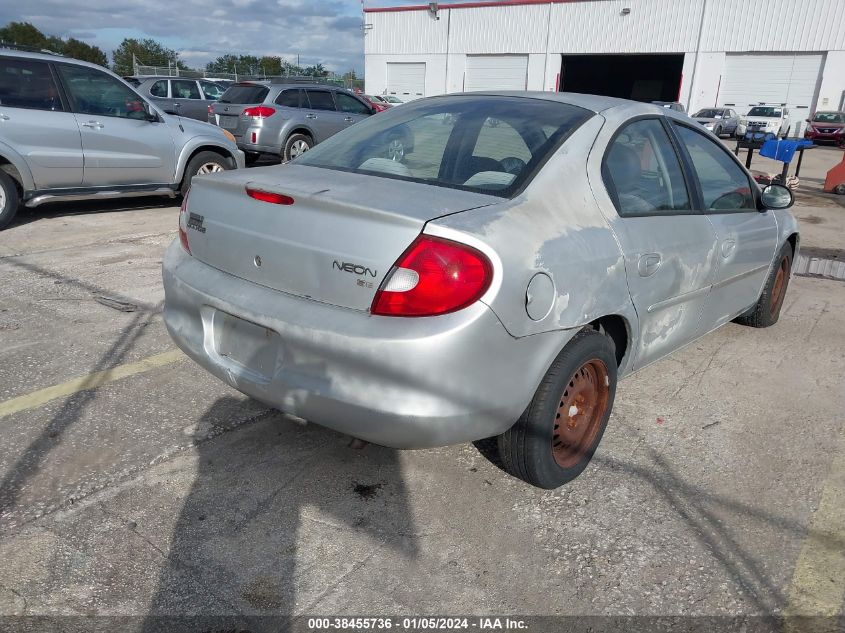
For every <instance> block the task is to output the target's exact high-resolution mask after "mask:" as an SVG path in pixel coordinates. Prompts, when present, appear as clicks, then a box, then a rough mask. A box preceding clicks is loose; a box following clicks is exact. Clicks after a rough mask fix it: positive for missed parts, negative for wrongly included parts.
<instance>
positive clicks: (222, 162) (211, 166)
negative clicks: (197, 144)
mask: <svg viewBox="0 0 845 633" xmlns="http://www.w3.org/2000/svg"><path fill="white" fill-rule="evenodd" d="M234 167H235V166H234V164H233V162H232V159H230V158H226V157H225V156H222V155H220V154H218V153H217V152H199V153H198V154H197V155H196V156H194V157H193V158H192V159H191V160H190V161H188V166H187V167H185V176H184V177H183V178H182V187H181V192H182V195H183V196H184V195H185V194H186V193H188V189H190V188H191V182H192V181H193V180H194V177H195V176H204V175H206V174H216V173H219V172H222V171H226V170H228V169H234Z"/></svg>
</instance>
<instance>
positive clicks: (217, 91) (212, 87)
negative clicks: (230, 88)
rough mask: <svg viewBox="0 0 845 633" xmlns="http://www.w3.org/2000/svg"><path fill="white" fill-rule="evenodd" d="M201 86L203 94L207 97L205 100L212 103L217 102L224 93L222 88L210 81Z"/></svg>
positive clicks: (202, 83)
mask: <svg viewBox="0 0 845 633" xmlns="http://www.w3.org/2000/svg"><path fill="white" fill-rule="evenodd" d="M200 86H201V87H202V93H203V95H205V98H206V99H210V100H211V101H217V100H218V99H219V98H220V97H221V96H222V95H223V92H224V91H223V88H222V87H221V86H218V85H217V84H213V83H211V82H210V81H201V82H200Z"/></svg>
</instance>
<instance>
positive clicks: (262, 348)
mask: <svg viewBox="0 0 845 633" xmlns="http://www.w3.org/2000/svg"><path fill="white" fill-rule="evenodd" d="M212 330H213V342H214V351H215V352H216V354H217V356H218V357H219V358H220V359H221V360H222V361H223V362H224V363H226V364H228V365H234V366H235V368H236V369H240V370H241V371H240V373H243V374H245V375H246V377H248V378H249V379H250V380H253V381H255V382H262V383H267V382H270V380H271V379H272V377H273V375H274V374H275V371H276V364H277V362H278V358H279V350H280V349H281V344H280V339H279V334H278V333H277V332H275V331H274V330H271V329H270V328H266V327H264V326H263V325H258V324H257V323H252V322H251V321H246V320H244V319H241V318H239V317H236V316H234V315H231V314H228V313H226V312H222V311H220V310H215V312H214V316H213V328H212Z"/></svg>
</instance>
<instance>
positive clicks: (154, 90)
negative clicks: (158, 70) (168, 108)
mask: <svg viewBox="0 0 845 633" xmlns="http://www.w3.org/2000/svg"><path fill="white" fill-rule="evenodd" d="M150 94H151V95H152V96H154V97H164V98H165V99H166V98H167V80H166V79H161V80H159V81H157V82H155V83H154V84H153V85H152V86H150Z"/></svg>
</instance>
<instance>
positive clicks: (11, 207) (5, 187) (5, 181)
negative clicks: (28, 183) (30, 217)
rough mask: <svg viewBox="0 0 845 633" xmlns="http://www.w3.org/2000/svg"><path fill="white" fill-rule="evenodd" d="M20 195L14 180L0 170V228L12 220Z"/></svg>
mask: <svg viewBox="0 0 845 633" xmlns="http://www.w3.org/2000/svg"><path fill="white" fill-rule="evenodd" d="M19 204H20V196H19V195H18V188H17V187H16V186H15V181H14V180H12V177H11V176H9V174H7V173H6V172H4V171H2V170H0V229H4V228H6V227H7V226H9V224H10V223H11V222H12V220H13V219H14V217H15V215H16V214H17V212H18V205H19Z"/></svg>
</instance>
